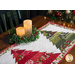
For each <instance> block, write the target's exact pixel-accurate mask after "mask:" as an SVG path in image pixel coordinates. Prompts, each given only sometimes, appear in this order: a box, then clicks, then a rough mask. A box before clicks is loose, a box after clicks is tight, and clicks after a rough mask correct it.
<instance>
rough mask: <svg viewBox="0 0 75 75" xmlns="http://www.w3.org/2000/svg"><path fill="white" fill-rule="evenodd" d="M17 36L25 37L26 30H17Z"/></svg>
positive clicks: (22, 28) (19, 28) (18, 28)
mask: <svg viewBox="0 0 75 75" xmlns="http://www.w3.org/2000/svg"><path fill="white" fill-rule="evenodd" d="M16 34H17V35H18V36H20V37H22V36H23V35H25V29H24V27H17V28H16Z"/></svg>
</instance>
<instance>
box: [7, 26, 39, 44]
mask: <svg viewBox="0 0 75 75" xmlns="http://www.w3.org/2000/svg"><path fill="white" fill-rule="evenodd" d="M39 32H40V31H39V30H37V29H36V27H34V25H33V26H32V34H31V35H29V36H25V35H24V36H23V37H20V36H18V35H16V28H13V29H11V30H9V31H8V33H9V43H11V44H13V43H16V44H18V43H28V42H32V41H35V40H37V39H39Z"/></svg>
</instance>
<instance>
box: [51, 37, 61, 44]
mask: <svg viewBox="0 0 75 75" xmlns="http://www.w3.org/2000/svg"><path fill="white" fill-rule="evenodd" d="M59 40H61V38H59V37H55V39H53V40H52V43H53V45H55V44H56V43H57V42H58V41H59Z"/></svg>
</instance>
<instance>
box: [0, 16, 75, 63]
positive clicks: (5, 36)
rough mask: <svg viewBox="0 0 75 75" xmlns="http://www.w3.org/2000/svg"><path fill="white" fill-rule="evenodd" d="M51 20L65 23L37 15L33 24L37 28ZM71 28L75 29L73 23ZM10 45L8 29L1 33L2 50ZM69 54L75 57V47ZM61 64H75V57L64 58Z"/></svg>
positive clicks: (0, 43)
mask: <svg viewBox="0 0 75 75" xmlns="http://www.w3.org/2000/svg"><path fill="white" fill-rule="evenodd" d="M49 21H53V22H55V23H57V24H61V25H63V22H61V21H57V20H53V19H50V18H48V17H47V18H46V19H44V17H43V16H36V17H34V18H32V22H33V25H34V26H36V27H37V28H39V27H41V26H42V25H44V24H46V23H47V22H49ZM65 24H66V26H68V24H69V23H65ZM20 25H22V24H20ZM69 25H70V24H69ZM70 27H71V26H70ZM71 28H74V29H75V25H72V27H71ZM8 46H10V44H9V39H8V32H7V31H6V32H4V33H2V34H0V51H2V50H3V49H5V48H7V47H8ZM69 54H72V55H73V58H75V47H74V48H73V49H72V50H71V51H70V52H69ZM60 64H75V59H73V61H72V62H66V60H65V59H63V61H62V62H61V63H60Z"/></svg>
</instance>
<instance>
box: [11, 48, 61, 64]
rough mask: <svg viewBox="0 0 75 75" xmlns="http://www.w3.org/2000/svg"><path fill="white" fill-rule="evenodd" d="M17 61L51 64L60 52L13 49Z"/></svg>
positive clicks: (20, 62) (12, 52)
mask: <svg viewBox="0 0 75 75" xmlns="http://www.w3.org/2000/svg"><path fill="white" fill-rule="evenodd" d="M11 54H13V58H15V62H17V63H18V64H50V63H52V62H53V61H54V60H55V59H56V58H57V57H58V56H59V54H60V53H55V54H53V53H46V52H39V51H32V50H28V51H27V50H26V49H24V50H19V49H14V50H11Z"/></svg>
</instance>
